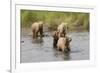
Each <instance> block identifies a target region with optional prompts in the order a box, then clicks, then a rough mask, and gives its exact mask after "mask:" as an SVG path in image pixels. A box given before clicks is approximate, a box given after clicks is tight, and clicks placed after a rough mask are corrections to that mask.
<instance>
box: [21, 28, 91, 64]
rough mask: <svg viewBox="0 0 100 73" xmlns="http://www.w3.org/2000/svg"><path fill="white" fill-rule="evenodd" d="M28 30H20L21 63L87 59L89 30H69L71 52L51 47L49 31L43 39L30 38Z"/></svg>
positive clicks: (51, 39) (51, 40) (51, 41)
mask: <svg viewBox="0 0 100 73" xmlns="http://www.w3.org/2000/svg"><path fill="white" fill-rule="evenodd" d="M29 32H30V31H27V32H26V30H22V32H21V54H20V56H21V63H33V62H50V61H72V60H88V59H89V32H70V33H69V35H71V37H72V41H71V43H70V46H71V52H69V53H62V52H60V51H57V50H56V49H55V48H53V38H52V36H51V33H50V32H45V33H46V34H47V35H48V36H45V37H43V39H40V38H37V39H32V35H31V34H30V33H29Z"/></svg>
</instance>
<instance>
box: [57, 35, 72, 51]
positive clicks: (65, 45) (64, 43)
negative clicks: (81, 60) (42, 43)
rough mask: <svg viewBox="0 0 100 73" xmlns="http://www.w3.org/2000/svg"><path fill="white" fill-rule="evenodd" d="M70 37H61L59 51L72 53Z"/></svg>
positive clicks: (58, 45)
mask: <svg viewBox="0 0 100 73" xmlns="http://www.w3.org/2000/svg"><path fill="white" fill-rule="evenodd" d="M71 40H72V39H71V38H70V37H67V36H66V37H60V38H59V39H58V42H57V49H58V50H61V51H63V52H66V51H70V42H71Z"/></svg>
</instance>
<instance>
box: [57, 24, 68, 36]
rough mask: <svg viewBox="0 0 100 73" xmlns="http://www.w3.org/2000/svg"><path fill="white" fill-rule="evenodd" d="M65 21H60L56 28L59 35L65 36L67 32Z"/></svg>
mask: <svg viewBox="0 0 100 73" xmlns="http://www.w3.org/2000/svg"><path fill="white" fill-rule="evenodd" d="M66 26H67V23H61V24H60V25H59V26H58V28H57V31H58V32H59V37H65V35H66V32H67V27H66Z"/></svg>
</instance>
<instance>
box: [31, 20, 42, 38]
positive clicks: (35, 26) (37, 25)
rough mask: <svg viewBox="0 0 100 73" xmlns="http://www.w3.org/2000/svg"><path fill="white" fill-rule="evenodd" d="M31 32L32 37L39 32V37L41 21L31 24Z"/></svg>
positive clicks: (36, 35)
mask: <svg viewBox="0 0 100 73" xmlns="http://www.w3.org/2000/svg"><path fill="white" fill-rule="evenodd" d="M32 33H33V38H36V37H38V34H39V33H40V37H42V36H43V21H38V22H35V23H33V24H32Z"/></svg>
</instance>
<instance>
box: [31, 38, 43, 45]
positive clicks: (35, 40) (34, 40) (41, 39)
mask: <svg viewBox="0 0 100 73" xmlns="http://www.w3.org/2000/svg"><path fill="white" fill-rule="evenodd" d="M32 43H33V44H34V43H36V44H41V43H43V38H34V39H32Z"/></svg>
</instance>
